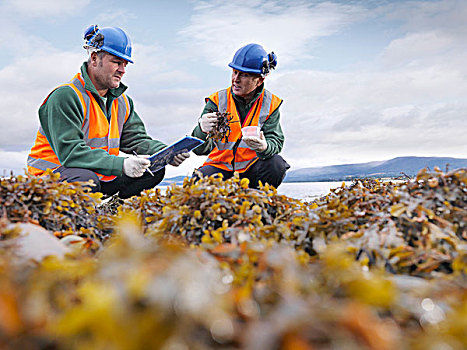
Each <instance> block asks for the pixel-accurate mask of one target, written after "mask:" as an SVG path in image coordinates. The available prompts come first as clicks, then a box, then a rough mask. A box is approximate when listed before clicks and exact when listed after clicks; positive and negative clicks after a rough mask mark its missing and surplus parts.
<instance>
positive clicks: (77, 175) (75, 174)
mask: <svg viewBox="0 0 467 350" xmlns="http://www.w3.org/2000/svg"><path fill="white" fill-rule="evenodd" d="M54 172H55V173H59V174H60V181H67V182H88V181H90V180H92V182H93V186H91V187H90V188H91V191H92V192H99V191H100V188H101V186H100V180H99V177H98V176H97V174H96V173H95V172H94V171H92V170H89V169H83V168H66V167H64V166H61V167H59V168H57V169H56V170H54Z"/></svg>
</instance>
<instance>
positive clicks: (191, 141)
mask: <svg viewBox="0 0 467 350" xmlns="http://www.w3.org/2000/svg"><path fill="white" fill-rule="evenodd" d="M203 143H204V141H203V140H201V139H199V138H197V137H193V136H185V137H184V138H182V139H180V140H178V141H176V142H174V143H172V144H171V145H169V146H167V147H166V148H164V149H162V150H160V151H159V152H156V153H154V154H153V155H151V156H150V157H149V158H148V159H149V160H150V161H151V166H150V169H151V170H152V171H153V172H156V171H158V170H160V169H162V168H163V167H165V166H166V165H167V164H169V163H170V162H171V161H172V160H173V159H174V157H175V156H176V155H177V154H180V153H184V152H190V151H191V150H193V149H195V148H196V147H198V146H200V145H202V144H203Z"/></svg>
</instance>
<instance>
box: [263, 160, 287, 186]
mask: <svg viewBox="0 0 467 350" xmlns="http://www.w3.org/2000/svg"><path fill="white" fill-rule="evenodd" d="M258 162H259V164H258V166H259V169H258V172H257V180H258V181H261V182H262V183H263V184H266V183H269V184H270V185H273V186H274V187H276V188H277V187H279V185H280V184H281V183H282V181H283V180H284V178H285V173H286V172H287V170H288V169H289V168H290V165H289V164H288V163H287V162H286V161H285V160H284V158H282V157H281V156H280V155H278V154H275V155H273V156H272V157H271V158H268V159H265V160H260V161H258Z"/></svg>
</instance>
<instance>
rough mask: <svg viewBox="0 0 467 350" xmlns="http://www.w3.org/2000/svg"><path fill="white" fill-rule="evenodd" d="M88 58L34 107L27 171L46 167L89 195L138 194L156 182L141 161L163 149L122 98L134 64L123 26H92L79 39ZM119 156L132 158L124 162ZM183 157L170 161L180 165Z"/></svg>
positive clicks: (129, 101)
mask: <svg viewBox="0 0 467 350" xmlns="http://www.w3.org/2000/svg"><path fill="white" fill-rule="evenodd" d="M84 40H85V44H84V48H85V49H86V50H87V51H88V55H89V57H88V60H87V62H84V63H83V65H82V66H81V71H80V72H79V73H77V74H76V75H75V76H74V77H73V79H72V80H71V81H70V82H68V83H65V84H62V85H60V86H58V87H57V88H55V89H54V90H53V91H52V92H51V93H50V94H49V95H48V96H47V98H46V99H45V100H44V102H43V103H42V105H41V107H40V108H39V119H40V124H41V126H40V128H39V131H38V132H37V136H36V141H35V144H34V146H33V147H32V149H31V152H30V154H29V157H28V161H27V164H28V171H29V172H30V173H31V174H34V175H42V174H43V173H44V172H45V171H46V170H47V169H52V170H53V171H54V172H58V173H60V180H62V181H68V182H75V181H79V182H87V181H89V180H92V181H93V185H92V186H91V190H92V191H93V192H102V193H104V194H107V195H113V194H116V193H118V195H119V197H120V198H128V197H131V196H133V195H138V194H140V193H141V191H142V190H144V189H149V188H152V187H154V186H156V185H157V184H158V183H160V182H161V181H162V179H163V177H164V169H161V170H159V171H157V172H155V173H153V172H152V171H151V169H150V161H149V160H148V159H146V157H145V156H138V154H139V155H148V154H153V153H155V152H157V151H159V150H161V149H163V148H165V147H166V145H165V144H164V143H162V142H160V141H157V140H154V139H152V138H151V137H150V136H149V135H148V134H147V133H146V129H145V127H144V124H143V122H142V120H141V119H140V117H139V116H138V114H137V113H136V111H135V108H134V104H133V100H132V99H131V98H130V97H129V96H127V95H126V94H124V92H125V90H126V89H127V87H126V86H125V85H124V84H123V83H122V82H121V80H122V77H123V75H124V74H125V69H126V66H127V64H128V62H130V63H133V61H132V59H131V50H132V46H131V41H130V38H129V36H128V35H127V34H126V33H125V32H124V31H123V30H122V29H120V28H117V27H104V28H98V27H97V25H92V26H90V27H88V28H87V29H86V31H85V33H84ZM120 151H122V152H124V153H126V154H132V155H131V156H126V157H122V156H120ZM188 156H189V154H188V153H182V154H179V155H177V156H175V158H174V160H173V161H172V163H171V165H174V166H178V165H180V164H181V163H182V162H183V161H184V160H185V159H186V158H187V157H188Z"/></svg>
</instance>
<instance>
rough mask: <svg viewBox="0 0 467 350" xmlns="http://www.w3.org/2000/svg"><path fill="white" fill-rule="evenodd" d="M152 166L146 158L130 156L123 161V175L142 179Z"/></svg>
mask: <svg viewBox="0 0 467 350" xmlns="http://www.w3.org/2000/svg"><path fill="white" fill-rule="evenodd" d="M150 165H151V162H150V161H149V160H148V159H146V158H142V157H136V156H130V157H128V158H125V160H124V161H123V173H124V174H125V175H127V176H129V177H141V176H143V174H144V172H145V171H146V169H147V168H149V166H150Z"/></svg>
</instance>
